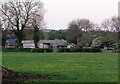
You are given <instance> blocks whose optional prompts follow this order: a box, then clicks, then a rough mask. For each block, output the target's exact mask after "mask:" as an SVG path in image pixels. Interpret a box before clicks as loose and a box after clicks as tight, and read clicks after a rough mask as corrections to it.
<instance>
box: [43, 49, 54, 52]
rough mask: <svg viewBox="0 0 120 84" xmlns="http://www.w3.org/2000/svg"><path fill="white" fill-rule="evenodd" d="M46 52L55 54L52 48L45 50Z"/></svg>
mask: <svg viewBox="0 0 120 84" xmlns="http://www.w3.org/2000/svg"><path fill="white" fill-rule="evenodd" d="M44 52H53V49H51V48H46V49H44Z"/></svg>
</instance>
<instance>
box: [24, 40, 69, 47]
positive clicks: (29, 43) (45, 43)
mask: <svg viewBox="0 0 120 84" xmlns="http://www.w3.org/2000/svg"><path fill="white" fill-rule="evenodd" d="M22 44H23V48H35V45H34V41H33V40H24V41H22ZM38 47H39V48H66V47H67V42H66V41H64V40H59V39H55V40H40V41H39V42H38Z"/></svg>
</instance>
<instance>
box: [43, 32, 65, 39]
mask: <svg viewBox="0 0 120 84" xmlns="http://www.w3.org/2000/svg"><path fill="white" fill-rule="evenodd" d="M66 32H67V31H66V30H50V31H49V32H46V33H45V39H47V40H54V39H56V38H57V39H66Z"/></svg>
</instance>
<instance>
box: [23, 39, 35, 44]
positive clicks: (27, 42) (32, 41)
mask: <svg viewBox="0 0 120 84" xmlns="http://www.w3.org/2000/svg"><path fill="white" fill-rule="evenodd" d="M21 43H25V44H33V43H34V40H23V41H22V42H21Z"/></svg>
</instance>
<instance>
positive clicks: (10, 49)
mask: <svg viewBox="0 0 120 84" xmlns="http://www.w3.org/2000/svg"><path fill="white" fill-rule="evenodd" d="M19 50H20V49H19V48H2V51H3V52H18V51H19Z"/></svg>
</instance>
